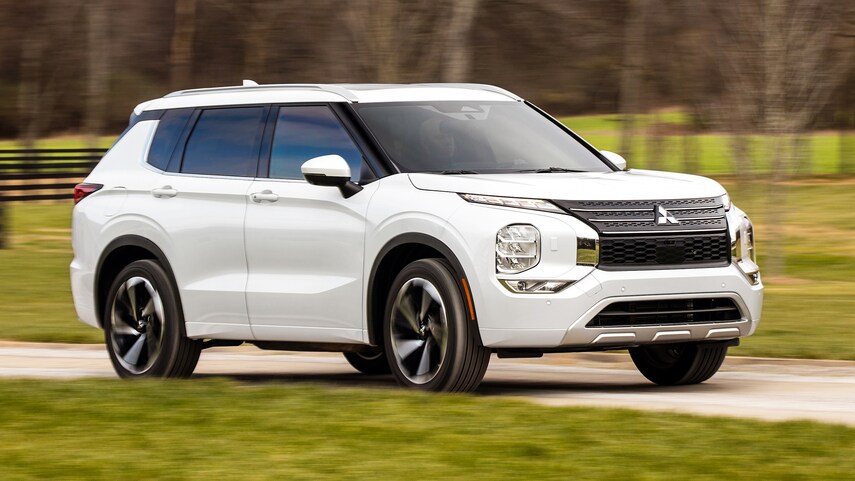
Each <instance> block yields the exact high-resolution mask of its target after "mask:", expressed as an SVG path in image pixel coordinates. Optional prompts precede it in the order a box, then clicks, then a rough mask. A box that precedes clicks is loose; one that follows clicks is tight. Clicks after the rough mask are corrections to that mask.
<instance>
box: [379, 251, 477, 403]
mask: <svg viewBox="0 0 855 481" xmlns="http://www.w3.org/2000/svg"><path fill="white" fill-rule="evenodd" d="M453 272H454V270H453V269H452V267H451V266H450V265H449V264H448V262H446V261H445V260H443V259H422V260H418V261H415V262H413V263H411V264H409V265H407V266H406V267H405V268H404V269H403V270H402V271H401V272H400V273H399V274H398V276H397V277H396V278H395V281H394V282H393V283H392V287H391V289H390V291H389V297H388V299H387V301H386V309H385V315H384V323H383V338H384V343H385V348H386V355H387V357H388V359H389V367H390V369H391V371H392V375H393V376H394V377H395V380H397V381H398V383H399V384H401V385H403V386H406V387H410V388H415V389H421V390H426V391H444V392H470V391H474V390H475V389H476V388H477V387H478V385H479V384H480V383H481V380H482V379H483V378H484V373H485V372H486V371H487V364H488V363H489V362H490V350H489V349H487V348H485V347H483V346H482V345H481V341H480V338H479V336H478V326H477V324H476V323H475V321H474V320H472V319H470V317H469V315H468V310H467V308H466V301H465V299H464V298H463V295H462V293H461V289H460V287H459V286H458V284H457V278H456V276H455V275H454V273H453ZM424 296H428V297H427V298H425V297H424ZM443 346H444V348H443Z"/></svg>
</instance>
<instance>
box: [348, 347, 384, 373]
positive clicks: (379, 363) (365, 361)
mask: <svg viewBox="0 0 855 481" xmlns="http://www.w3.org/2000/svg"><path fill="white" fill-rule="evenodd" d="M344 358H345V359H347V362H349V363H350V365H351V366H353V367H354V369H356V370H357V371H359V372H361V373H362V374H389V373H390V372H392V371H391V370H390V369H389V360H388V359H386V352H385V351H383V349H381V348H379V347H378V348H376V349H372V350H370V351H364V352H345V353H344Z"/></svg>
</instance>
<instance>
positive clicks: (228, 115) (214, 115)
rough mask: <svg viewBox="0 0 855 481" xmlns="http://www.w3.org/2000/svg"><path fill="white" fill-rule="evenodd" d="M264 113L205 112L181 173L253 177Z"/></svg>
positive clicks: (249, 110) (254, 109) (260, 110)
mask: <svg viewBox="0 0 855 481" xmlns="http://www.w3.org/2000/svg"><path fill="white" fill-rule="evenodd" d="M264 113H265V108H264V107H240V108H229V109H208V110H203V111H202V114H201V115H200V116H199V120H198V121H197V122H196V126H195V127H194V128H193V132H192V133H191V134H190V138H189V139H187V147H186V148H185V149H184V160H183V162H182V163H181V172H183V173H185V174H214V175H233V176H252V175H254V174H255V169H256V164H257V162H258V147H259V141H260V137H261V127H262V122H263V121H264Z"/></svg>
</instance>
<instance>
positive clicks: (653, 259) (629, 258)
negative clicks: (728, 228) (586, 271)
mask: <svg viewBox="0 0 855 481" xmlns="http://www.w3.org/2000/svg"><path fill="white" fill-rule="evenodd" d="M729 263H730V242H729V241H728V238H727V233H721V234H714V235H697V236H673V235H672V236H656V237H603V238H602V239H600V265H599V267H600V268H601V269H603V270H625V269H628V268H645V267H646V268H661V267H662V266H671V267H721V266H726V265H728V264H729Z"/></svg>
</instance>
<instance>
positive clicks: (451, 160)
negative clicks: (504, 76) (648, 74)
mask: <svg viewBox="0 0 855 481" xmlns="http://www.w3.org/2000/svg"><path fill="white" fill-rule="evenodd" d="M354 107H355V109H356V110H357V112H358V113H359V116H360V117H361V118H362V120H363V121H364V122H365V124H366V125H367V127H368V129H369V130H370V131H371V133H372V134H374V136H375V137H376V138H377V141H378V142H379V143H380V145H381V147H382V148H383V149H384V150H385V151H386V153H387V154H388V155H389V157H391V159H392V161H393V162H395V163H396V164H397V165H398V167H399V168H400V170H401V171H403V172H437V173H449V174H470V173H510V172H568V171H569V172H611V170H612V169H611V168H609V167H608V166H607V165H606V164H605V163H604V162H603V161H601V160H600V159H599V158H597V156H596V155H594V153H592V152H591V151H590V150H588V148H587V147H585V146H584V145H582V144H581V143H579V142H578V141H577V140H576V139H574V138H573V137H572V136H571V135H570V134H568V133H567V132H565V131H564V130H562V129H561V128H560V127H558V126H557V125H555V124H554V123H552V122H551V121H550V120H549V119H548V118H546V117H544V116H543V115H541V114H540V113H538V112H537V111H536V110H534V109H533V108H531V107H529V106H528V105H526V104H524V103H521V102H407V103H376V104H356V105H354Z"/></svg>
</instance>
